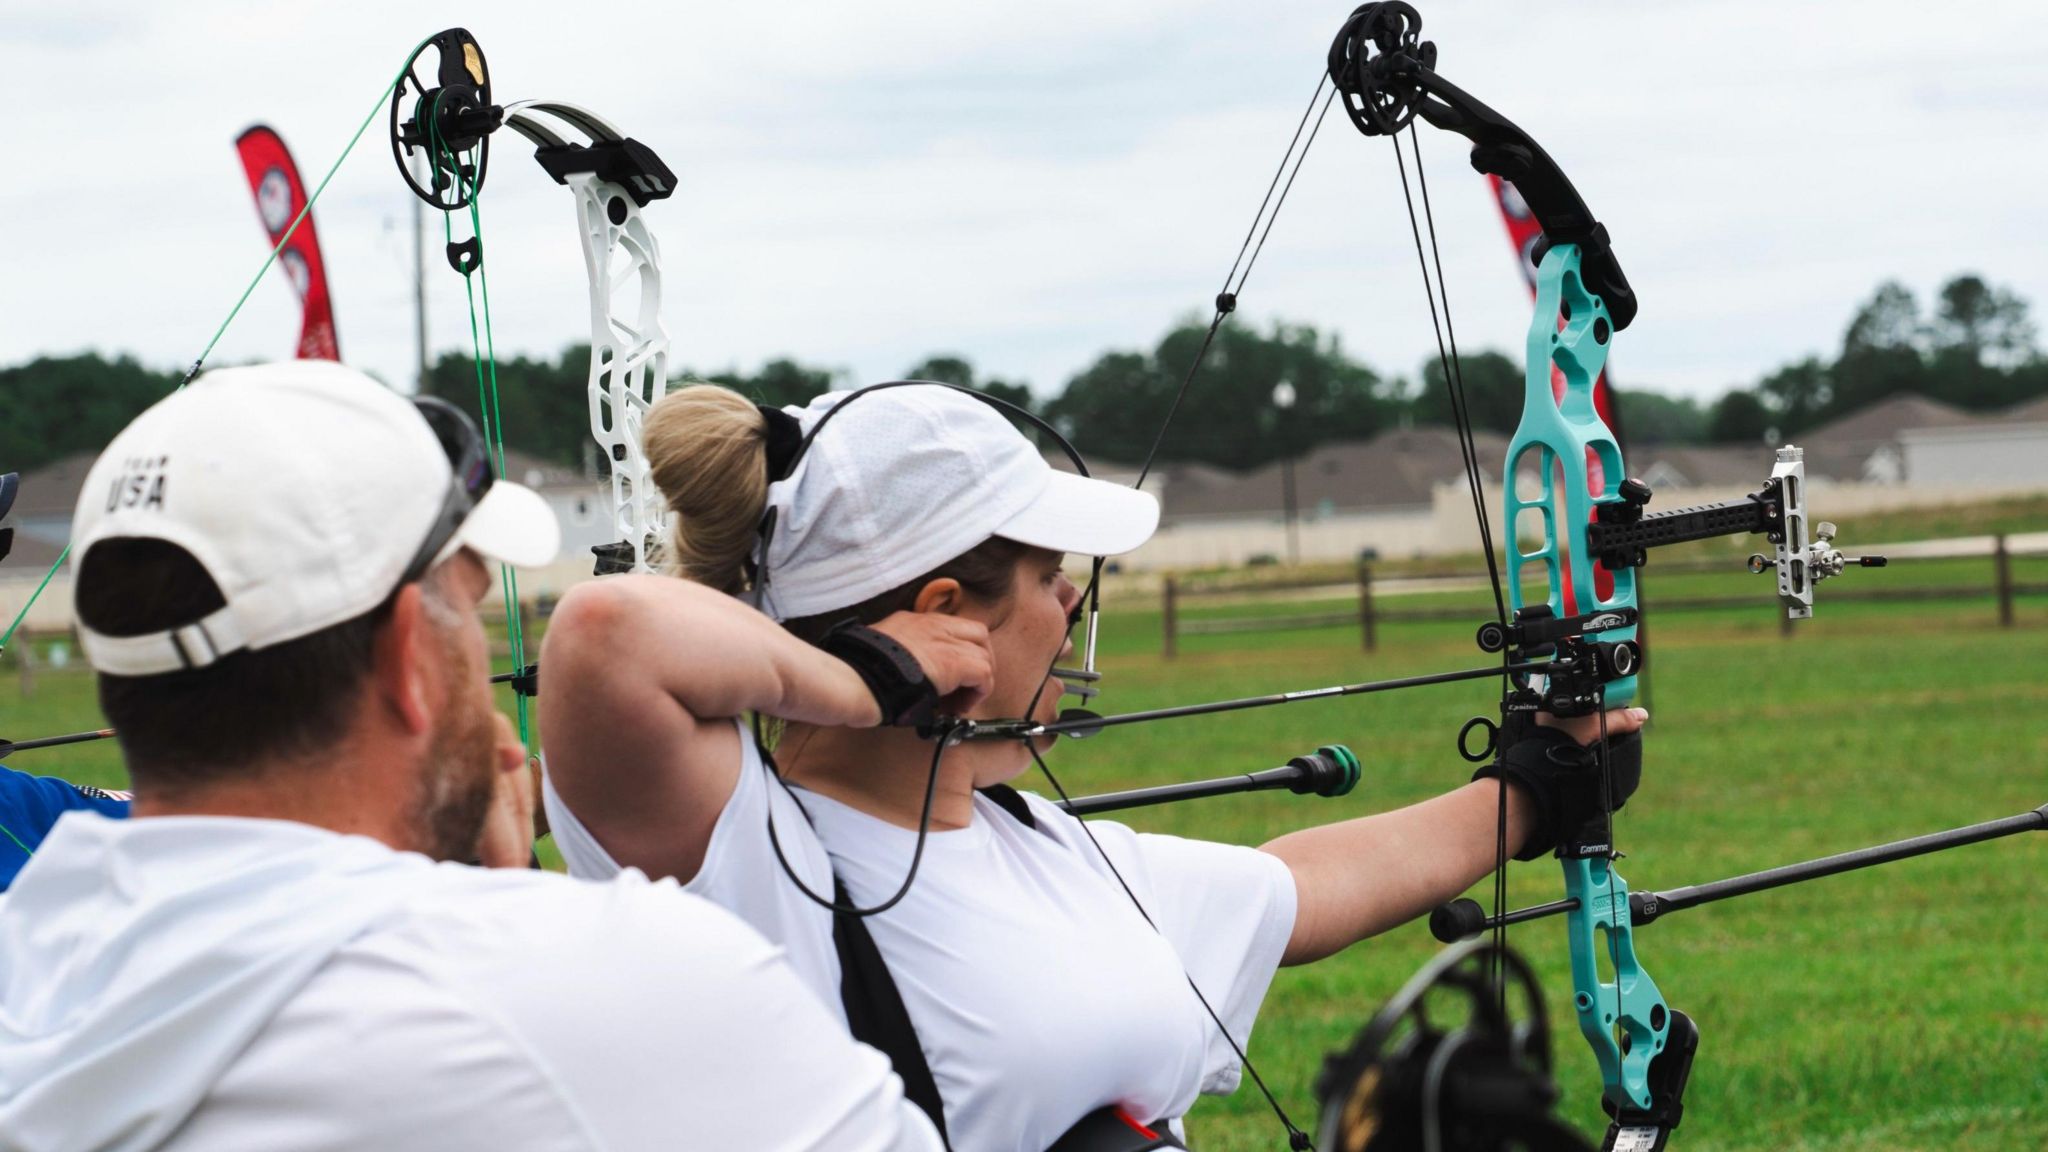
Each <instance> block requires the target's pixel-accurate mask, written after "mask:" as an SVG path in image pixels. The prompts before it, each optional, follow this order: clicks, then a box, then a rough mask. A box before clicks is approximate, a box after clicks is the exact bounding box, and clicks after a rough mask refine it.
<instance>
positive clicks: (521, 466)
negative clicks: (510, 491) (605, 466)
mask: <svg viewBox="0 0 2048 1152" xmlns="http://www.w3.org/2000/svg"><path fill="white" fill-rule="evenodd" d="M504 478H505V479H507V480H510V481H512V482H513V483H515V484H524V485H526V486H527V487H528V488H533V489H537V490H542V491H545V490H548V489H555V488H578V489H582V488H589V487H591V486H593V485H594V484H596V481H595V480H592V479H591V478H590V477H588V476H585V475H584V474H583V473H581V472H578V471H577V470H576V469H574V468H568V467H565V466H563V465H561V464H557V463H555V462H554V461H553V460H544V459H542V458H541V457H539V456H535V455H534V454H533V453H531V452H522V451H520V450H519V449H517V448H507V449H505V477H504Z"/></svg>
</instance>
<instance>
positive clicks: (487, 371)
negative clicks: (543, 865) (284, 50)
mask: <svg viewBox="0 0 2048 1152" xmlns="http://www.w3.org/2000/svg"><path fill="white" fill-rule="evenodd" d="M408 63H410V62H408ZM408 71H410V69H408ZM415 83H417V81H415ZM446 95H447V92H446V90H445V89H443V90H441V91H439V92H437V93H436V94H435V96H434V115H432V116H427V117H422V118H423V119H425V120H426V121H427V123H426V125H425V128H426V132H427V147H428V148H429V149H431V150H432V152H433V154H434V156H436V157H437V163H442V164H444V165H445V168H444V170H445V171H448V172H451V173H453V174H454V180H455V191H456V195H457V199H458V200H459V201H462V202H466V205H467V207H468V210H469V229H470V241H469V242H470V243H471V244H473V245H474V246H475V247H474V249H473V251H474V253H475V258H474V259H468V260H451V263H452V264H453V265H454V267H455V270H456V271H457V272H459V273H460V274H461V275H462V290H463V294H464V297H465V298H466V300H467V301H468V305H469V347H470V363H472V364H473V365H475V367H476V406H477V411H478V413H479V414H480V415H481V416H482V418H483V420H482V422H483V433H484V441H485V443H486V444H488V445H489V446H490V449H491V452H492V455H493V457H494V458H493V461H492V463H493V464H494V465H495V466H496V468H497V475H498V477H499V478H500V479H502V478H503V477H504V475H505V420H504V416H503V413H502V412H501V410H500V408H499V405H498V345H497V339H496V338H495V336H493V334H492V332H491V277H490V273H488V272H486V271H485V270H484V267H485V265H484V259H483V243H484V221H483V212H482V209H481V207H480V204H479V202H480V201H481V200H482V199H483V191H484V189H483V171H484V169H483V167H482V165H481V164H466V163H462V162H461V158H460V157H459V156H458V155H457V153H456V151H455V150H454V149H453V148H451V147H450V146H449V143H448V141H447V140H446V139H445V138H444V137H443V136H442V135H441V116H440V110H441V101H442V99H443V98H445V96H446ZM482 147H483V145H482V143H481V138H480V139H479V142H478V143H477V144H475V145H473V146H472V148H474V149H480V148H482ZM454 216H455V210H444V211H443V212H442V213H441V236H442V239H443V240H445V241H446V242H447V244H448V249H449V251H450V252H454V251H456V243H455V222H454V219H453V218H454ZM479 304H481V309H479ZM479 310H481V312H482V315H483V323H482V328H481V335H479V328H478V323H477V315H478V312H479ZM498 587H499V590H500V592H501V594H502V596H503V599H504V604H505V642H506V647H507V649H509V654H510V656H511V658H512V667H513V668H514V669H521V668H525V667H526V628H525V624H524V622H523V621H522V620H521V619H520V616H519V575H518V573H517V572H515V571H514V570H513V568H512V565H510V564H505V563H500V564H499V565H498ZM512 699H513V701H514V704H515V706H516V707H517V710H518V717H519V742H520V743H521V744H530V743H531V736H532V722H531V715H530V706H529V704H528V701H527V695H526V693H524V692H514V693H513V694H512ZM529 755H530V753H529Z"/></svg>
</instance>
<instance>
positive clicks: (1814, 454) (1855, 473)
mask: <svg viewBox="0 0 2048 1152" xmlns="http://www.w3.org/2000/svg"><path fill="white" fill-rule="evenodd" d="M1977 418H1978V417H1977V415H1976V414H1975V413H1972V412H1966V411H1964V410H1963V409H1961V408H1958V407H1956V406H1955V405H1953V404H1944V403H1942V402H1941V401H1939V400H1930V399H1928V398H1927V397H1925V396H1922V395H1920V394H1918V393H1915V392H1901V393H1898V394H1897V395H1894V396H1887V397H1886V398H1884V399H1883V400H1879V401H1878V402H1877V403H1875V404H1868V405H1865V406H1864V407H1862V408H1858V409H1857V410H1856V411H1854V412H1851V413H1849V414H1847V415H1845V416H1840V417H1837V418H1835V419H1833V420H1830V421H1828V422H1827V423H1825V424H1822V425H1820V426H1819V427H1817V428H1813V429H1810V430H1808V431H1807V432H1806V433H1804V434H1803V435H1800V436H1795V437H1793V438H1792V442H1793V443H1796V444H1798V445H1799V446H1800V447H1802V448H1804V449H1806V470H1807V473H1808V474H1809V475H1814V476H1825V477H1829V478H1831V479H1837V480H1861V479H1863V478H1864V466H1865V465H1866V464H1867V463H1868V462H1869V460H1870V458H1871V456H1872V455H1873V454H1875V453H1876V452H1877V451H1878V450H1879V449H1881V448H1885V447H1887V446H1889V445H1892V444H1896V443H1898V439H1899V433H1901V432H1904V431H1907V430H1908V429H1913V428H1948V427H1953V426H1955V425H1958V424H1968V423H1971V422H1972V421H1974V420H1976V419H1977Z"/></svg>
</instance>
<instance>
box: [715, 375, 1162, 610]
mask: <svg viewBox="0 0 2048 1152" xmlns="http://www.w3.org/2000/svg"><path fill="white" fill-rule="evenodd" d="M855 395H858V396H859V398H858V399H856V400H853V401H852V402H851V403H850V404H849V405H848V407H847V409H846V411H844V412H841V413H839V414H838V415H836V416H834V417H832V419H831V421H830V422H829V423H827V424H826V425H825V427H824V429H823V430H822V431H819V433H818V435H817V437H816V438H815V439H813V440H812V441H811V445H810V447H809V449H808V450H806V451H805V452H804V454H803V456H802V458H801V459H799V460H798V461H797V465H796V469H795V470H794V472H793V473H792V474H791V475H790V476H788V477H787V478H785V479H783V480H781V481H778V482H777V483H775V484H772V485H770V486H769V489H768V510H769V514H770V515H772V516H773V517H774V522H773V530H772V532H771V534H770V535H769V537H768V540H767V542H766V553H767V554H766V556H765V557H764V556H759V555H757V556H756V557H755V560H756V564H757V565H758V572H759V577H758V578H757V579H756V582H755V583H756V587H755V591H754V595H753V599H754V601H755V603H756V604H757V605H758V606H759V607H760V609H761V610H762V611H763V612H765V613H767V614H768V615H769V616H771V617H774V618H775V619H777V620H794V619H800V618H802V617H806V616H816V615H819V614H820V613H824V612H830V611H833V610H835V609H839V608H847V607H851V606H853V605H855V604H859V603H862V602H863V601H866V600H869V599H871V598H873V597H875V596H879V595H881V594H882V593H884V592H887V591H889V590H890V589H892V588H898V587H901V586H902V585H904V584H907V583H909V582H910V581H912V580H915V579H916V578H917V577H919V576H922V575H924V574H925V573H927V572H930V571H931V570H932V569H934V568H937V567H938V566H939V565H941V564H944V563H946V562H947V561H949V560H952V559H954V558H956V557H958V556H960V555H962V554H963V553H966V552H967V551H969V550H971V549H973V548H974V547H975V546H977V545H979V544H980V543H981V542H982V541H984V540H987V539H988V538H989V537H991V536H1000V537H1003V538H1004V539H1006V540H1014V541H1016V542H1017V543H1019V544H1029V545H1031V546H1033V547H1037V548H1044V549H1048V550H1050V551H1053V552H1070V553H1074V554H1076V555H1083V556H1114V555H1117V554H1119V553H1123V552H1128V551H1130V550H1131V549H1133V548H1136V547H1137V546H1139V545H1140V544H1143V543H1144V542H1145V541H1146V540H1147V539H1149V538H1150V537H1151V535H1152V532H1153V530H1154V529H1155V528H1157V527H1158V526H1159V501H1158V500H1156V499H1154V498H1153V497H1152V494H1151V493H1149V492H1141V491H1138V490H1136V489H1132V488H1126V487H1124V486H1123V485H1121V484H1111V483H1108V482H1106V481H1102V480H1095V479H1091V478H1089V477H1085V476H1077V475H1074V474H1073V473H1070V472H1061V471H1058V470H1055V469H1054V468H1053V467H1052V466H1051V465H1050V464H1048V463H1046V460H1045V457H1044V456H1042V455H1040V454H1039V451H1038V449H1037V448H1036V447H1034V446H1033V445H1032V443H1031V441H1030V440H1028V439H1026V438H1025V436H1024V434H1023V433H1021V432H1019V431H1017V429H1016V428H1014V427H1012V426H1011V425H1010V422H1009V421H1008V420H1007V419H1005V418H1004V416H1003V415H1002V413H1000V412H999V411H997V410H996V408H995V407H994V406H993V405H991V404H989V403H988V402H986V401H984V400H980V399H977V398H975V397H974V396H972V395H970V394H968V393H965V392H961V391H958V390H956V389H953V388H949V387H946V386H945V385H943V384H913V385H906V386H903V387H884V388H877V389H874V390H871V391H867V392H864V393H854V392H832V393H828V394H826V395H823V396H820V397H818V398H817V399H815V400H813V401H811V403H810V404H809V405H808V406H806V407H803V408H794V407H792V408H788V409H785V411H788V412H789V413H790V414H791V415H793V416H795V417H796V418H797V420H798V422H799V423H800V424H802V426H803V430H804V432H805V434H806V435H809V433H810V432H811V430H812V429H814V428H817V426H818V422H819V421H820V420H822V419H824V417H825V414H826V413H827V412H830V411H832V410H833V409H834V408H836V407H838V405H839V404H841V403H842V402H845V401H847V399H848V397H851V396H855Z"/></svg>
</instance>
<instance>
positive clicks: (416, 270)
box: [406, 149, 429, 396]
mask: <svg viewBox="0 0 2048 1152" xmlns="http://www.w3.org/2000/svg"><path fill="white" fill-rule="evenodd" d="M425 159H426V151H425V149H419V150H416V151H414V152H413V155H412V169H413V175H414V178H415V179H418V180H420V181H422V182H424V181H425V180H426V179H427V178H428V176H429V173H428V172H426V171H425V165H424V164H423V163H422V161H424V160H425ZM406 199H408V200H410V201H412V338H413V346H414V348H415V350H417V351H418V353H419V367H418V370H417V372H416V373H415V375H414V376H413V385H412V390H413V394H414V395H416V396H417V395H421V394H424V393H425V392H426V390H427V212H426V202H425V201H423V200H421V199H420V198H419V197H417V196H408V197H406Z"/></svg>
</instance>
